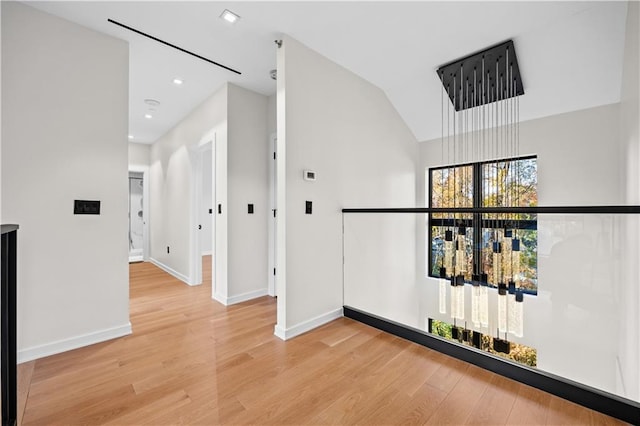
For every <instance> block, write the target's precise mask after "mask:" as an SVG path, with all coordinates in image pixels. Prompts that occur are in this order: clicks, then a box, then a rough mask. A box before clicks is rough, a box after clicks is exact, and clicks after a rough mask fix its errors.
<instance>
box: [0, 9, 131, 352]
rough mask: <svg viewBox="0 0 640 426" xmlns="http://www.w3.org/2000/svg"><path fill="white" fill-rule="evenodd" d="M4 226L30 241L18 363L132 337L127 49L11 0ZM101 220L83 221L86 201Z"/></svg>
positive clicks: (5, 73) (22, 272) (5, 16)
mask: <svg viewBox="0 0 640 426" xmlns="http://www.w3.org/2000/svg"><path fill="white" fill-rule="evenodd" d="M1 7H2V179H1V182H2V220H3V222H4V223H17V224H19V225H20V230H19V233H18V282H19V286H18V330H17V332H18V359H19V360H20V361H27V360H30V359H35V358H39V357H42V356H46V355H50V354H53V353H57V352H62V351H65V350H69V349H73V348H76V347H80V346H85V345H88V344H92V343H96V342H99V341H103V340H107V339H109V338H113V337H118V336H122V335H125V334H128V333H130V332H131V325H130V323H129V282H128V244H127V231H128V223H127V211H128V187H127V184H128V183H127V182H128V174H127V143H128V142H127V127H128V112H127V111H128V104H129V100H128V87H129V81H128V78H129V77H128V76H129V69H128V60H129V49H128V46H127V44H126V43H125V42H123V41H121V40H118V39H115V38H113V37H110V36H107V35H104V34H101V33H98V32H95V31H92V30H89V29H87V28H85V27H82V26H80V25H77V24H74V23H71V22H69V21H66V20H63V19H60V18H57V17H54V16H52V15H49V14H46V13H43V12H41V11H38V10H36V9H33V8H31V7H30V6H28V5H25V4H23V3H18V2H2V5H1ZM76 199H83V200H100V201H101V212H100V215H74V214H73V205H74V200H76Z"/></svg>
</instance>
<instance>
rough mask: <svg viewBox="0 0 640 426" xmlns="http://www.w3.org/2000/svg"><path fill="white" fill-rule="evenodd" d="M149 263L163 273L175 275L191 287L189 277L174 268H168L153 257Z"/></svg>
mask: <svg viewBox="0 0 640 426" xmlns="http://www.w3.org/2000/svg"><path fill="white" fill-rule="evenodd" d="M149 262H151V263H153V264H154V265H156V266H157V267H158V268H160V269H162V270H163V271H165V272H166V273H167V274H170V275H173V276H174V277H176V278H177V279H179V280H180V281H182V282H184V283H185V284H188V285H191V284H190V283H189V277H187V276H186V275H182V274H181V273H180V272H178V271H176V270H175V269H173V268H170V267H168V266H167V265H165V264H164V263H162V262H160V261H158V260H156V259H154V258H153V257H150V258H149Z"/></svg>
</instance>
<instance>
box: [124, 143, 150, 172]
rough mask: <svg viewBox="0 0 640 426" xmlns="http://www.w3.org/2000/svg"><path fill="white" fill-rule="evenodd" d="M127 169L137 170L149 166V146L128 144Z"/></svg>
mask: <svg viewBox="0 0 640 426" xmlns="http://www.w3.org/2000/svg"><path fill="white" fill-rule="evenodd" d="M128 151H129V168H131V167H133V168H139V167H148V166H149V156H150V154H151V145H148V144H144V143H135V142H129V149H128Z"/></svg>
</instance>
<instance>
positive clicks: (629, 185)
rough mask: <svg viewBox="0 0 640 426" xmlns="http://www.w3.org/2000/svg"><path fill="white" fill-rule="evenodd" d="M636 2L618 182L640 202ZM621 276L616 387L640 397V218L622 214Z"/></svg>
mask: <svg viewBox="0 0 640 426" xmlns="http://www.w3.org/2000/svg"><path fill="white" fill-rule="evenodd" d="M639 52H640V3H638V2H635V1H630V2H629V3H628V11H627V25H626V37H625V53H624V67H623V76H622V89H621V92H620V93H621V98H622V99H621V102H620V137H621V147H622V157H621V164H622V167H621V168H620V169H621V171H622V185H621V188H623V191H624V201H625V203H626V204H633V205H640V167H638V166H639V165H640V129H639V128H640V108H639V104H640V85H639V84H638V81H639V80H640V53H639ZM625 234H626V236H627V237H626V239H625V250H624V257H623V265H624V269H623V271H622V273H623V279H622V280H621V281H620V283H619V285H620V287H621V288H620V300H621V306H620V324H619V330H620V340H619V349H618V350H619V355H620V375H619V390H620V391H621V392H623V393H624V394H626V395H627V396H628V397H629V398H632V399H635V400H636V401H637V400H640V365H639V364H640V363H638V359H640V313H639V312H640V288H639V286H638V268H637V262H638V257H639V253H640V218H638V217H637V216H629V217H628V218H626V228H625Z"/></svg>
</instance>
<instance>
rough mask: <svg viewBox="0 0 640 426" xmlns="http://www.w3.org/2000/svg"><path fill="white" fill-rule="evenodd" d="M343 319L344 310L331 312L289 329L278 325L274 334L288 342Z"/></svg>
mask: <svg viewBox="0 0 640 426" xmlns="http://www.w3.org/2000/svg"><path fill="white" fill-rule="evenodd" d="M341 317H342V308H340V309H336V310H333V311H329V312H327V313H326V314H322V315H318V316H317V317H315V318H311V319H310V320H308V321H304V322H301V323H300V324H297V325H294V326H293V327H289V328H287V329H285V328H283V327H281V326H280V325H278V324H276V326H275V329H274V333H273V334H275V335H276V336H277V337H279V338H281V339H282V340H288V339H291V338H293V337H296V336H299V335H301V334H303V333H306V332H307V331H311V330H313V329H314V328H317V327H320V326H321V325H325V324H326V323H328V322H331V321H333V320H336V319H338V318H341Z"/></svg>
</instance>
